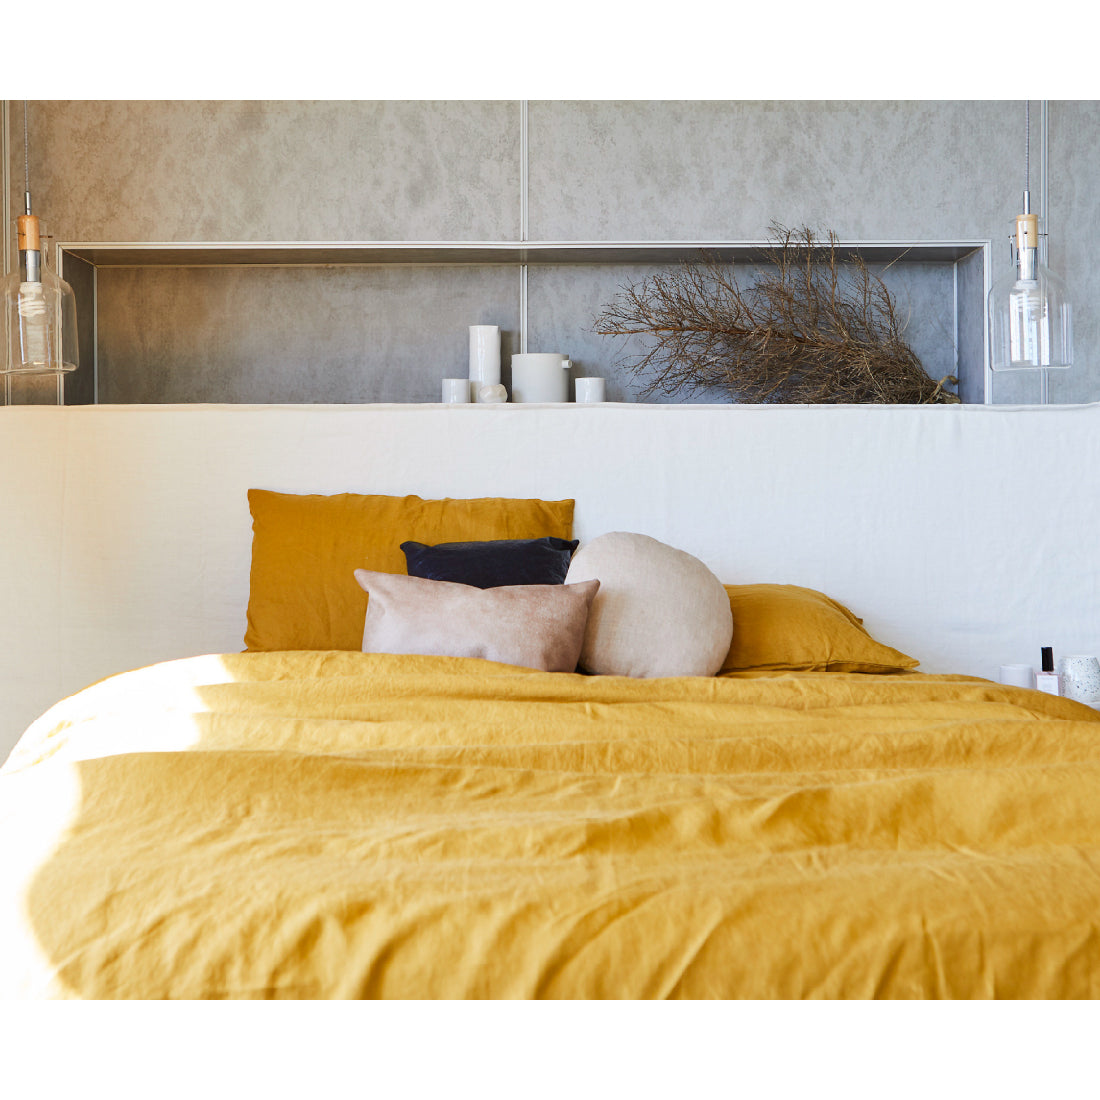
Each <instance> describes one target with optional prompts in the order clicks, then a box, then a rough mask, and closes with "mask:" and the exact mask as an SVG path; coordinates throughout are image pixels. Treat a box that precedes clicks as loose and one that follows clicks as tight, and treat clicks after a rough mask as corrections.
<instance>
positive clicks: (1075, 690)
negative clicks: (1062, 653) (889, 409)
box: [1058, 657, 1100, 706]
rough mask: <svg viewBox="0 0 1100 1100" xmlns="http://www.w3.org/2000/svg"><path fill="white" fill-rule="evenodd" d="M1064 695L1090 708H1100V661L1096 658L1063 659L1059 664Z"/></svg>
mask: <svg viewBox="0 0 1100 1100" xmlns="http://www.w3.org/2000/svg"><path fill="white" fill-rule="evenodd" d="M1058 671H1059V672H1060V673H1061V674H1062V694H1063V695H1065V697H1066V698H1067V699H1076V700H1077V701H1078V702H1080V703H1088V704H1089V705H1090V706H1100V660H1097V659H1096V658H1095V657H1063V658H1062V659H1061V660H1060V661H1059V662H1058Z"/></svg>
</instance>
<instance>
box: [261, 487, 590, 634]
mask: <svg viewBox="0 0 1100 1100" xmlns="http://www.w3.org/2000/svg"><path fill="white" fill-rule="evenodd" d="M248 506H249V509H250V510H251V512H252V572H251V576H250V581H249V595H248V624H247V628H246V630H245V635H244V644H245V647H246V649H247V650H248V651H250V652H256V651H266V650H280V649H351V650H355V649H359V648H360V647H361V645H362V642H363V619H364V616H365V615H366V611H367V594H366V592H364V591H363V589H362V588H360V586H359V585H358V584H357V583H356V580H355V575H354V574H355V570H356V569H370V570H374V571H376V572H380V573H405V572H406V569H405V555H404V554H403V553H402V552H401V543H403V542H405V541H407V540H409V539H414V540H416V541H417V542H424V543H429V544H434V543H437V542H472V541H476V540H482V539H533V538H542V537H544V536H547V535H552V536H554V537H556V538H561V539H571V538H572V535H573V501H572V500H552V501H546V500H527V499H505V498H499V497H481V498H476V499H471V500H452V499H449V498H448V499H444V500H422V499H421V498H420V497H418V496H405V497H394V496H363V495H360V494H357V493H338V494H336V495H334V496H320V495H298V494H294V493H278V492H273V491H271V490H267V489H249V491H248Z"/></svg>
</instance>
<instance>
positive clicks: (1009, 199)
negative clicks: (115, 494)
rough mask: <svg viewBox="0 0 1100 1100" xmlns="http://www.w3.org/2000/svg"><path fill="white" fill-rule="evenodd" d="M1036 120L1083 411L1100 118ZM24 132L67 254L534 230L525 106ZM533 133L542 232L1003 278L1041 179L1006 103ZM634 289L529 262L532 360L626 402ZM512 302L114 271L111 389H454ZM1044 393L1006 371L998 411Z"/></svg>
mask: <svg viewBox="0 0 1100 1100" xmlns="http://www.w3.org/2000/svg"><path fill="white" fill-rule="evenodd" d="M17 106H18V105H15V104H13V105H12V110H11V112H10V115H11V134H12V141H11V143H10V145H11V148H10V158H9V159H10V172H11V180H12V187H11V203H12V206H13V209H12V214H13V215H14V213H16V211H15V209H14V206H15V204H16V203H17V202H18V201H19V199H20V197H21V193H22V174H23V173H22V168H23V165H22V140H21V139H22V110H21V109H16V108H17ZM1031 116H1032V126H1031V168H1032V171H1031V190H1032V196H1033V207H1034V208H1035V209H1039V207H1040V204H1041V202H1042V199H1043V196H1042V191H1041V185H1042V178H1041V165H1042V151H1043V148H1044V145H1045V146H1046V147H1047V149H1048V151H1049V156H1048V168H1049V195H1048V196H1047V198H1048V203H1049V229H1050V233H1051V238H1050V259H1051V265H1052V266H1053V267H1056V268H1057V269H1058V270H1060V272H1061V273H1062V274H1063V276H1064V277H1065V278H1066V279H1067V280H1068V281H1069V283H1070V285H1071V288H1073V290H1074V291H1075V295H1074V302H1075V309H1076V314H1075V322H1076V332H1077V343H1076V351H1077V366H1076V368H1075V369H1074V370H1073V371H1072V372H1069V373H1065V374H1057V375H1054V376H1053V377H1052V381H1051V398H1052V400H1054V401H1088V400H1093V399H1095V398H1096V397H1097V396H1098V395H1100V368H1098V365H1097V361H1096V357H1095V355H1094V353H1093V349H1094V348H1095V347H1096V346H1097V341H1098V340H1100V318H1098V317H1097V315H1096V311H1095V309H1094V307H1093V305H1092V303H1093V302H1094V301H1095V300H1097V298H1098V296H1100V285H1098V284H1100V276H1098V275H1097V274H1096V273H1095V272H1094V269H1093V265H1092V263H1091V261H1090V255H1089V251H1088V250H1089V247H1090V241H1091V240H1092V238H1093V236H1094V234H1093V233H1092V232H1091V228H1092V225H1093V224H1094V223H1095V222H1096V221H1097V220H1098V219H1100V213H1098V211H1097V209H1096V208H1095V205H1094V204H1093V203H1091V201H1090V195H1091V194H1093V193H1094V191H1095V188H1096V187H1097V185H1098V184H1100V142H1098V141H1097V140H1096V138H1097V135H1098V134H1100V105H1098V104H1097V103H1095V102H1091V101H1081V102H1076V101H1075V102H1066V103H1063V102H1056V103H1052V104H1051V105H1050V107H1049V133H1047V134H1044V133H1043V132H1042V126H1041V115H1040V111H1039V104H1038V103H1033V104H1032V111H1031ZM29 117H30V129H31V165H30V171H31V186H32V191H33V194H34V197H35V206H36V210H37V211H39V212H40V213H41V214H42V215H43V217H44V218H45V219H46V221H47V228H48V230H49V232H50V233H51V234H52V235H53V236H54V237H55V238H57V239H62V240H69V241H204V240H205V241H219V240H225V241H280V240H290V241H293V240H314V241H324V240H426V241H431V240H457V241H477V240H486V241H490V240H516V239H519V238H520V236H521V234H522V232H523V230H524V228H525V227H524V222H523V213H524V210H523V204H522V197H523V194H524V191H523V184H524V173H523V160H522V153H523V149H522V143H521V117H522V106H521V104H520V103H519V102H470V101H461V102H427V101H415V102H397V101H385V102H312V103H311V102H215V103H203V102H191V101H188V102H127V101H108V102H32V103H31V105H30V110H29ZM15 138H18V139H19V140H15ZM527 138H528V140H527V180H526V183H527V189H526V199H527V208H526V216H527V222H526V235H527V237H528V239H531V240H594V241H599V240H631V239H656V240H659V239H734V240H736V239H745V240H759V239H763V238H764V237H765V236H766V235H767V231H768V226H769V224H770V223H771V222H772V221H773V220H777V221H779V222H782V223H784V224H786V225H790V226H796V225H801V224H808V225H811V226H815V227H821V228H831V229H833V230H835V231H836V232H837V233H838V235H839V236H841V237H842V238H845V239H853V240H929V241H931V240H961V239H967V240H969V239H992V240H993V241H994V247H993V250H992V255H993V261H994V270H993V274H994V277H996V276H997V275H999V274H1001V273H1002V272H1003V271H1004V270H1005V269H1006V267H1007V265H1008V262H1009V251H1008V244H1007V240H1008V237H1009V235H1010V234H1011V231H1012V225H1013V218H1014V216H1015V214H1016V213H1017V212H1018V208H1019V203H1020V193H1021V191H1022V188H1023V184H1024V109H1023V104H1022V103H1019V102H1012V101H988V102H987V101H980V102H973V101H951V102H937V101H909V102H872V101H856V102H825V101H809V102H800V101H774V102H768V101H751V102H716V101H695V102H666V101H661V102H646V101H630V102H609V101H599V102H531V103H530V104H528V105H527ZM640 274H644V271H641V270H640V269H636V268H627V267H614V266H612V267H603V266H601V267H598V268H586V267H575V266H569V265H562V266H555V267H549V268H531V269H530V272H529V285H528V292H529V307H528V321H529V344H528V347H529V350H556V351H565V352H567V353H569V354H570V355H571V356H572V357H573V359H574V361H575V362H578V363H579V364H580V367H581V369H583V370H584V371H585V372H587V373H598V374H604V375H606V376H607V377H608V379H609V395H610V397H611V398H612V399H614V400H635V399H637V394H638V391H639V389H640V388H641V386H640V383H639V382H638V381H637V380H636V379H634V378H633V377H631V376H630V375H629V374H628V373H627V372H626V370H625V369H624V367H623V365H622V357H623V356H624V355H626V354H628V353H629V352H630V350H631V349H630V348H629V347H623V346H622V345H620V344H617V343H615V342H613V341H610V340H609V339H608V338H604V337H597V336H595V335H594V334H593V333H592V332H591V327H592V320H593V318H594V315H595V312H596V311H597V310H598V308H599V306H600V305H601V304H603V303H604V302H606V301H607V300H608V299H609V298H610V296H612V295H613V294H614V293H615V291H616V289H617V288H618V287H619V286H620V285H621V284H622V283H623V282H625V281H629V280H631V279H634V278H636V277H638V276H639V275H640ZM897 274H898V275H899V277H900V273H897ZM891 277H892V278H894V277H895V276H891ZM891 285H892V286H895V287H896V289H897V291H898V292H899V293H900V295H901V297H902V305H903V306H904V307H905V308H906V309H907V310H908V311H910V312H911V313H912V317H913V322H912V329H911V342H912V343H913V345H914V347H915V348H916V350H917V351H918V353H919V354H920V355H921V357H922V359H924V361H925V363H926V366H927V368H928V369H929V372H930V373H933V374H934V375H935V376H936V377H938V376H939V375H940V374H941V373H943V372H944V370H946V369H949V367H950V363H951V360H952V358H953V349H952V342H951V341H952V333H951V300H950V290H951V288H950V285H949V283H945V280H944V273H943V271H926V272H921V271H913V270H910V271H909V272H907V273H905V274H904V276H903V277H900V282H898V283H892V284H891ZM520 308H521V300H520V285H519V279H518V274H517V271H516V270H515V269H512V268H500V267H489V266H486V267H473V266H472V267H428V268H422V267H391V268H344V269H332V268H312V269H291V270H288V269H274V268H261V269H251V270H245V269H240V268H231V269H221V270H213V269H186V270H185V269H162V270H157V271H152V270H150V269H116V270H112V271H107V270H105V269H101V271H100V276H99V320H100V329H99V357H100V400H102V401H107V402H127V401H152V402H172V401H307V402H310V401H322V402H331V401H336V402H358V401H427V400H438V388H439V387H438V380H439V378H441V377H444V376H446V375H453V374H459V373H465V365H466V364H465V356H466V326H467V325H469V324H475V323H495V324H500V325H501V327H502V329H504V330H505V332H506V334H507V335H506V341H507V342H506V346H505V353H506V357H505V361H506V362H507V353H508V351H509V350H518V349H517V348H516V347H515V341H516V333H517V329H518V318H519V311H520ZM1037 393H1038V389H1037V385H1036V384H1035V382H1034V379H1032V378H1030V377H1029V376H1015V375H1014V376H1003V377H1002V378H998V380H997V385H996V389H995V394H994V396H995V399H996V400H998V401H1025V402H1026V401H1031V400H1035V399H1036V397H1037ZM23 399H30V398H27V397H24V398H23Z"/></svg>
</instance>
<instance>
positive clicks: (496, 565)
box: [401, 536, 580, 588]
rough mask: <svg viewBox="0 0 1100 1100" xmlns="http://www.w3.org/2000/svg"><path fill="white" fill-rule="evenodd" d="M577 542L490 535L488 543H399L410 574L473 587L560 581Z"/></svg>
mask: <svg viewBox="0 0 1100 1100" xmlns="http://www.w3.org/2000/svg"><path fill="white" fill-rule="evenodd" d="M579 542H580V540H579V539H574V540H573V541H572V542H567V541H566V540H565V539H558V538H553V537H549V536H548V537H547V538H543V539H494V540H491V541H486V542H440V543H437V544H436V545H435V546H425V545H424V543H422V542H403V543H402V544H401V549H402V551H403V552H404V554H405V562H406V565H407V567H408V571H409V576H410V577H424V578H425V579H426V580H429V581H455V582H457V583H458V584H471V585H473V586H474V587H475V588H500V587H501V586H502V585H506V584H564V583H565V574H566V573H568V572H569V561H570V559H571V558H572V557H573V551H574V550H576V549H577V546H578V545H579Z"/></svg>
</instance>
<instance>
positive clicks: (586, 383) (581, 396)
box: [576, 378, 607, 405]
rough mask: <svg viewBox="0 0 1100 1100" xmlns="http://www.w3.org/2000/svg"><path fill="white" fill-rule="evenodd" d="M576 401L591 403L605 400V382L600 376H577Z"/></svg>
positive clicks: (585, 403) (582, 403)
mask: <svg viewBox="0 0 1100 1100" xmlns="http://www.w3.org/2000/svg"><path fill="white" fill-rule="evenodd" d="M576 387H577V403H578V404H581V405H592V404H596V403H597V402H600V401H606V400H607V383H606V382H605V381H604V380H603V379H602V378H578V379H577V381H576Z"/></svg>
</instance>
